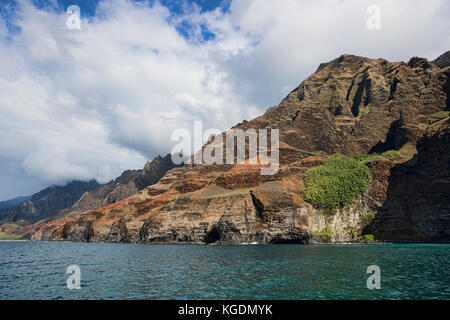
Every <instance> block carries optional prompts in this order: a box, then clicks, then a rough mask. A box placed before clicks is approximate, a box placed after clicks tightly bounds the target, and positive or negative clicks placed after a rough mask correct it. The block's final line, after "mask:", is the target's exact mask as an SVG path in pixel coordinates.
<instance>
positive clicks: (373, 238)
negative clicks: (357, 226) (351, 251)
mask: <svg viewBox="0 0 450 320" xmlns="http://www.w3.org/2000/svg"><path fill="white" fill-rule="evenodd" d="M364 239H365V240H369V241H374V240H375V237H374V236H373V234H365V235H364Z"/></svg>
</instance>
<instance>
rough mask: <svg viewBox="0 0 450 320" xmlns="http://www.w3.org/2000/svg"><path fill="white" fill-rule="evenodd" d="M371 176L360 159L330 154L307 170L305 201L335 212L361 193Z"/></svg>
mask: <svg viewBox="0 0 450 320" xmlns="http://www.w3.org/2000/svg"><path fill="white" fill-rule="evenodd" d="M371 178H372V177H371V174H370V170H369V168H368V167H367V166H365V165H364V163H362V162H361V161H358V160H355V159H353V158H349V157H338V156H333V157H330V158H329V159H328V161H327V163H325V164H324V165H321V166H318V167H316V168H312V169H310V170H308V172H307V173H306V175H305V187H306V190H305V200H306V201H308V202H310V203H312V204H314V205H316V206H318V207H319V208H322V209H325V210H327V211H328V212H331V213H334V212H335V211H336V209H339V208H342V207H343V206H344V205H346V204H348V203H350V202H352V201H353V200H354V199H355V198H356V197H358V196H360V195H361V194H362V193H363V192H364V191H365V190H366V188H367V186H368V185H369V183H370V180H371Z"/></svg>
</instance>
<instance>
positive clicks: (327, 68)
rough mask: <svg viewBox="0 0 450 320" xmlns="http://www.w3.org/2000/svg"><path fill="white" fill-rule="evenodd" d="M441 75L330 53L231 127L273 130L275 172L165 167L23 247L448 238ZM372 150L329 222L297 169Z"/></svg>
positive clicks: (37, 232)
mask: <svg viewBox="0 0 450 320" xmlns="http://www.w3.org/2000/svg"><path fill="white" fill-rule="evenodd" d="M449 76H450V69H449V68H442V69H441V68H439V67H437V66H436V65H434V64H433V63H430V62H428V61H427V60H426V59H422V58H416V57H414V58H411V59H410V61H409V62H407V63H404V62H388V61H386V60H384V59H369V58H364V57H357V56H352V55H342V56H340V57H339V58H337V59H335V60H333V61H330V62H328V63H324V64H321V65H320V66H319V68H318V69H317V71H316V72H315V73H314V74H313V75H311V76H310V77H309V78H307V79H306V80H304V81H303V82H302V83H301V84H300V85H299V86H298V87H297V88H296V89H295V90H293V91H292V92H291V93H290V94H289V95H288V96H287V97H286V98H285V99H283V101H282V102H281V103H280V104H279V105H278V106H275V107H272V108H270V109H268V110H267V112H266V113H265V114H264V115H262V116H261V117H258V118H256V119H254V120H252V121H243V122H242V123H240V124H238V125H237V126H236V127H237V128H241V129H249V128H254V129H260V128H274V129H279V130H280V168H279V171H278V173H277V174H276V175H273V176H270V175H269V176H262V175H260V174H259V169H260V166H261V165H254V164H250V163H249V162H243V163H239V164H236V165H190V166H185V167H182V168H175V169H172V170H170V171H169V172H167V174H165V176H164V177H162V178H161V179H160V180H159V181H158V182H157V183H156V184H153V185H151V186H149V187H146V188H145V189H143V190H141V191H139V192H137V193H136V194H134V195H132V196H130V197H128V198H126V199H123V200H121V201H118V202H117V203H114V204H111V205H108V206H104V207H101V208H98V209H96V210H93V211H84V212H82V213H72V214H68V215H65V216H63V217H61V218H59V219H55V220H52V221H48V222H46V223H42V224H39V225H36V226H35V228H34V229H33V236H32V238H33V239H42V240H73V241H112V242H143V243H206V244H238V243H243V242H254V241H256V242H259V243H283V242H284V243H289V242H297V243H311V242H339V241H352V240H353V241H361V239H372V238H373V237H379V238H380V239H386V240H424V241H448V240H449V239H450V238H449V232H448V230H449V226H450V211H449V194H450V192H449V189H448V187H449V176H448V159H449V156H448V154H449V149H448V139H449V138H448V137H449V132H448V116H449V110H450V107H449V86H448V83H449ZM389 150H396V151H395V152H393V151H389ZM386 151H389V152H386ZM417 151H418V152H417ZM373 152H377V153H383V152H386V153H384V154H383V155H381V156H376V157H372V158H368V160H367V161H366V162H365V165H367V166H368V167H369V168H370V172H371V182H370V184H369V186H368V187H367V189H366V191H365V192H364V193H363V194H362V195H361V196H360V197H357V198H355V199H354V200H353V202H351V203H349V204H346V205H345V206H344V207H342V208H339V209H338V210H336V211H335V212H333V213H330V212H328V211H325V210H323V208H320V207H318V206H314V205H312V204H311V203H308V202H306V201H305V183H304V179H305V174H306V173H307V172H308V170H310V169H311V168H313V167H316V166H319V165H322V164H324V163H325V162H326V161H327V158H328V157H329V156H331V155H334V154H338V155H346V156H350V157H354V156H357V155H361V154H368V153H373ZM423 188H427V189H426V190H427V191H424V190H423ZM408 199H413V201H412V202H408Z"/></svg>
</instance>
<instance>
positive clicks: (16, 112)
mask: <svg viewBox="0 0 450 320" xmlns="http://www.w3.org/2000/svg"><path fill="white" fill-rule="evenodd" d="M371 4H377V5H379V6H380V8H381V13H382V16H381V18H382V20H381V23H382V28H381V30H377V31H374V30H368V29H367V28H366V19H367V14H366V8H367V7H368V6H369V5H371ZM55 8H57V6H52V7H48V8H40V9H38V8H36V7H35V6H34V5H33V4H32V3H31V2H29V1H21V2H19V4H18V7H17V8H15V10H14V12H13V13H11V15H12V16H9V17H8V19H11V20H13V22H14V23H15V24H16V25H17V26H18V27H19V28H20V31H15V32H11V30H10V29H11V28H8V25H9V24H10V21H6V20H5V17H3V18H0V119H1V121H0V137H1V139H0V166H1V167H2V169H1V170H0V175H1V177H2V179H0V198H6V197H10V196H15V195H16V194H19V193H20V194H26V193H30V192H33V191H36V190H37V189H38V188H40V187H44V186H45V185H48V184H53V183H63V182H65V181H68V180H71V179H90V178H96V179H98V180H99V181H102V182H105V181H107V180H109V179H112V178H114V177H115V176H117V175H119V174H120V173H121V172H122V171H123V170H125V169H130V168H140V167H142V166H143V164H144V162H145V161H146V160H147V159H149V158H152V157H153V156H155V155H156V154H158V153H161V154H163V153H166V152H169V151H170V150H171V148H172V147H173V145H174V144H175V142H171V141H170V135H171V133H172V131H173V130H175V129H177V128H187V129H192V127H193V121H194V120H199V119H200V120H203V123H204V125H203V127H204V128H205V129H206V128H218V129H226V128H228V127H230V126H232V125H234V124H235V123H237V122H240V121H241V120H242V119H250V118H253V117H255V116H257V115H259V114H261V113H263V112H264V110H265V109H266V108H267V107H269V106H271V105H274V104H276V103H278V102H279V101H280V100H281V99H282V98H283V96H284V95H285V94H287V93H288V92H289V91H290V90H292V89H293V88H294V87H296V86H297V85H298V84H299V83H300V82H301V81H302V80H303V79H304V78H306V77H307V76H308V75H309V74H311V73H312V72H314V70H315V69H316V68H317V66H318V64H319V63H320V62H325V61H328V60H331V59H334V58H336V57H337V56H339V55H340V54H342V53H353V54H358V55H364V56H369V57H384V58H387V59H390V60H406V59H408V58H409V57H410V56H413V55H419V56H425V57H428V58H435V57H436V56H437V55H439V54H440V53H442V52H444V51H445V50H447V49H448V47H449V45H450V38H449V35H448V33H447V32H445V30H449V22H448V21H449V19H448V13H449V4H448V2H446V1H440V0H430V1H427V2H422V1H418V0H417V1H410V0H398V1H387V0H386V1H360V0H330V1H321V0H319V1H314V2H311V1H298V0H283V1H280V0H276V1H275V0H263V1H262V0H254V1H247V0H245V1H236V0H235V1H232V2H231V4H230V6H229V9H228V10H226V11H225V12H224V11H223V10H221V9H219V8H218V9H216V10H209V11H204V10H201V9H200V7H199V6H197V5H195V4H191V5H185V7H184V8H185V11H184V13H183V14H179V13H178V14H173V12H171V11H170V10H169V9H168V8H167V7H165V6H164V5H162V4H160V3H159V2H156V3H149V2H146V1H140V2H137V3H135V2H131V1H127V0H103V1H101V2H100V3H99V5H98V7H97V9H96V12H95V15H93V16H89V17H88V18H83V19H82V22H81V26H82V28H81V30H68V29H67V27H66V19H67V18H68V15H67V14H65V13H63V12H59V11H57V10H56V9H55ZM81 10H83V8H81ZM8 30H9V31H8ZM206 34H207V35H208V36H206ZM15 178H16V179H15Z"/></svg>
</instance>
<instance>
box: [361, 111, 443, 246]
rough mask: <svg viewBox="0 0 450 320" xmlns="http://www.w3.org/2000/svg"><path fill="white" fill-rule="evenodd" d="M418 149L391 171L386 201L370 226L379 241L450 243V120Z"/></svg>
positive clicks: (432, 129)
mask: <svg viewBox="0 0 450 320" xmlns="http://www.w3.org/2000/svg"><path fill="white" fill-rule="evenodd" d="M417 149H418V154H417V155H416V156H415V157H414V158H413V159H411V160H410V161H408V162H405V163H403V164H401V165H397V166H395V167H394V168H393V169H392V170H391V174H390V177H389V181H388V189H387V190H386V201H384V202H383V204H382V206H381V207H380V208H379V210H378V212H377V215H376V217H375V219H374V220H373V221H372V223H371V224H370V225H369V226H367V230H366V232H370V233H376V234H377V236H378V238H379V239H389V240H409V241H417V240H421V241H437V242H438V241H449V240H450V151H449V150H450V118H446V119H444V120H441V121H439V122H437V123H435V124H433V125H432V126H430V127H429V129H428V130H427V132H426V134H425V135H424V136H423V137H422V138H421V139H420V140H419V142H418V144H417Z"/></svg>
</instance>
